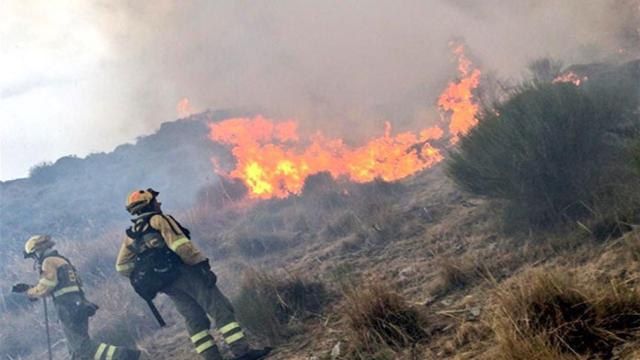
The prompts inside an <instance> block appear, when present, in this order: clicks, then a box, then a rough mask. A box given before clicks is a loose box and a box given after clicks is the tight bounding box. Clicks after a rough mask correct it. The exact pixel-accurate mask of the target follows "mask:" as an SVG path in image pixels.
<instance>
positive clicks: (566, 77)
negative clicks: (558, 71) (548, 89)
mask: <svg viewBox="0 0 640 360" xmlns="http://www.w3.org/2000/svg"><path fill="white" fill-rule="evenodd" d="M587 80H588V78H587V77H586V76H583V77H580V76H578V75H577V74H576V73H574V72H573V71H569V72H568V73H565V74H562V75H560V76H558V77H557V78H555V79H553V83H554V84H556V83H573V85H575V86H580V85H581V84H582V83H583V82H585V81H587Z"/></svg>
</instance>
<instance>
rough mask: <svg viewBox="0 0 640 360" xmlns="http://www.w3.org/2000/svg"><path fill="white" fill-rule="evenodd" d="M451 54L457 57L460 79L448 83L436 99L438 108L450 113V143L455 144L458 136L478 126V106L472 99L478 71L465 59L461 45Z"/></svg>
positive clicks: (478, 76) (478, 74) (478, 77)
mask: <svg viewBox="0 0 640 360" xmlns="http://www.w3.org/2000/svg"><path fill="white" fill-rule="evenodd" d="M453 53H454V54H455V55H456V56H457V57H458V71H459V72H460V77H461V78H460V79H459V80H457V81H451V82H449V85H448V86H447V88H446V89H445V91H444V92H443V93H442V94H441V95H440V97H439V98H438V106H439V107H440V109H441V110H443V111H444V112H450V113H451V121H450V122H449V133H450V134H451V143H452V144H455V143H456V142H458V139H459V138H460V135H464V134H466V133H467V132H469V130H471V128H473V127H474V126H476V125H477V124H478V120H477V118H476V114H477V113H478V104H477V103H476V102H475V101H474V99H473V91H474V90H475V89H476V88H477V87H478V84H479V83H480V70H479V69H477V68H474V66H473V64H472V63H471V60H469V59H468V58H467V57H466V55H465V54H464V46H463V45H458V46H456V47H455V48H454V49H453Z"/></svg>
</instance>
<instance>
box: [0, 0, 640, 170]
mask: <svg viewBox="0 0 640 360" xmlns="http://www.w3.org/2000/svg"><path fill="white" fill-rule="evenodd" d="M20 3H21V4H22V3H23V2H20ZM29 4H30V5H28V6H26V7H29V6H31V7H35V8H38V7H40V8H44V9H45V10H46V9H48V8H57V7H60V5H59V4H58V2H44V1H43V2H32V3H29ZM16 8H19V9H18V10H20V11H21V12H20V15H21V16H22V15H24V16H26V18H27V19H29V14H32V12H30V11H29V9H26V8H25V5H19V6H18V5H16V6H13V7H11V9H9V10H12V11H14V12H16V11H17V10H16ZM42 11H44V10H42ZM44 12H46V11H44ZM638 12H640V10H639V9H638V1H637V0H590V1H585V0H563V1H556V0H519V1H513V0H485V1H482V2H479V1H475V0H402V1H398V0H351V1H342V0H325V1H314V2H311V1H294V0H280V1H277V2H276V1H248V0H229V1H208V0H192V1H177V0H175V1H172V0H162V1H153V2H132V1H126V0H120V1H113V0H109V1H107V0H103V1H93V2H89V1H70V2H69V3H68V4H67V6H66V12H63V13H64V14H65V16H66V17H67V18H68V23H69V24H71V25H73V26H76V25H77V26H80V25H82V26H84V28H87V29H91V31H95V39H96V40H95V42H97V43H99V44H100V46H99V47H98V48H97V50H96V49H91V48H89V49H87V48H78V49H70V50H69V51H70V52H73V51H79V52H83V51H91V52H92V54H94V55H95V59H97V60H94V61H93V62H92V63H91V64H92V65H91V66H90V67H88V68H86V69H85V68H81V69H79V70H78V73H74V71H73V69H71V70H69V69H67V71H66V72H63V74H62V75H60V74H53V75H55V76H54V78H55V79H57V80H58V81H62V82H63V81H71V82H72V83H74V84H75V86H76V89H75V92H73V94H75V95H76V97H73V98H72V99H68V98H69V96H66V98H67V99H59V101H60V102H57V103H55V104H56V106H60V107H61V108H60V109H59V111H56V113H55V116H53V118H52V117H47V116H45V115H46V112H43V116H42V118H41V119H36V120H34V119H31V123H32V124H39V125H40V126H36V127H35V128H42V129H44V130H43V133H45V134H47V131H46V129H48V126H57V125H58V124H64V125H65V126H67V128H68V132H69V134H68V135H66V132H63V133H61V134H58V135H57V136H56V137H54V138H53V139H51V138H50V137H45V136H43V135H42V134H41V135H39V136H40V138H47V139H49V140H50V141H51V142H52V143H55V144H66V145H64V146H63V145H58V146H55V145H50V146H49V147H47V150H49V149H50V148H51V149H57V150H59V149H64V150H65V151H68V152H75V153H80V154H82V153H86V152H88V151H94V150H103V149H108V148H109V147H113V146H115V145H117V144H118V143H121V142H123V141H127V140H131V139H133V138H134V137H135V136H136V135H139V134H141V133H142V132H149V131H151V130H152V129H153V128H155V127H157V125H158V124H159V123H160V122H163V121H167V120H170V119H172V118H173V117H175V114H176V110H175V107H176V104H177V102H178V101H179V100H180V99H181V98H183V97H187V98H188V99H189V100H190V102H191V104H192V105H193V106H194V107H195V108H198V109H206V108H211V109H220V108H235V107H245V108H247V107H248V108H252V109H260V110H261V111H264V112H265V113H266V114H268V115H270V116H273V117H276V118H297V119H299V120H301V121H302V124H303V128H305V129H308V130H312V129H315V128H320V129H323V130H324V131H325V132H330V133H333V135H342V136H345V137H348V138H350V139H354V138H358V137H360V136H361V135H369V134H371V133H373V132H377V133H381V132H382V122H383V121H384V120H391V121H392V122H393V123H394V125H396V127H397V128H400V129H411V128H414V127H415V126H416V124H418V123H419V124H422V125H423V126H429V125H431V124H432V123H433V122H434V121H436V119H437V113H436V112H435V111H434V102H435V100H436V97H437V95H438V94H439V92H440V91H441V90H442V89H443V88H444V87H445V86H446V82H447V81H448V80H449V79H451V78H452V77H454V76H456V71H455V62H454V58H453V57H452V55H451V52H450V49H449V42H450V41H451V40H452V39H455V38H463V39H464V40H465V42H466V44H467V45H468V48H469V51H470V52H471V54H472V55H473V58H474V60H475V61H476V62H478V63H479V64H481V66H482V67H483V68H484V69H487V70H489V69H494V70H496V71H497V72H498V74H499V75H500V76H503V77H518V76H519V75H520V74H521V73H522V72H523V68H524V66H525V65H526V64H527V63H528V62H529V61H531V60H533V59H535V58H539V57H546V56H550V57H554V58H559V59H561V60H564V61H565V62H566V63H575V62H588V61H602V60H609V59H611V58H612V57H613V56H617V54H618V53H619V52H620V51H621V50H620V49H622V50H624V52H625V54H626V55H627V56H631V55H630V54H634V52H636V53H635V54H636V55H637V51H638V48H639V47H640V41H638V39H639V37H638V22H637V21H638V15H637V14H638ZM42 16H45V15H42ZM36 20H39V19H35V18H34V19H32V22H34V24H35V25H37V23H36ZM23 25H27V24H23ZM49 25H50V24H49ZM63 25H64V24H63ZM23 29H24V28H23ZM64 29H67V31H69V34H70V35H72V36H70V40H74V39H76V40H77V39H80V40H81V43H84V42H83V41H86V40H87V38H86V36H81V35H80V34H75V33H74V32H73V31H70V30H68V29H70V28H69V25H67V27H64ZM71 29H73V28H71ZM1 31H2V33H1V34H2V35H3V36H4V35H5V34H13V33H12V31H14V32H15V31H17V30H16V29H13V30H12V29H9V30H6V29H3V30H1ZM20 31H22V32H24V31H27V30H20ZM85 35H86V34H85ZM21 36H25V37H26V38H27V40H29V39H28V36H26V35H24V34H22V33H21ZM65 40H69V39H65V38H64V37H63V36H61V37H60V38H58V39H56V41H49V42H46V43H44V44H42V46H47V47H52V48H53V50H52V51H53V54H51V56H53V57H55V56H57V55H58V54H56V53H55V50H56V46H60V47H63V48H64V46H66V45H65ZM0 46H2V45H0ZM14 50H15V49H14ZM7 51H9V53H11V49H7ZM69 56H70V57H72V56H71V55H69ZM45 61H46V59H45ZM62 65H64V64H62ZM16 66H19V64H18V65H16ZM43 66H44V65H43ZM45 70H46V67H45ZM39 71H40V72H41V73H42V74H40V75H41V76H39V77H37V78H36V79H31V80H29V81H27V82H25V83H23V84H20V83H19V82H18V83H17V85H16V82H15V81H14V82H11V84H13V85H12V86H7V85H6V84H7V83H9V82H7V81H3V82H1V83H0V85H1V86H2V89H0V90H2V94H3V95H2V96H3V99H0V101H10V100H11V99H14V98H16V97H21V98H22V99H27V100H24V101H23V102H21V103H20V104H29V103H30V102H29V100H28V99H30V98H29V94H34V90H33V89H30V88H29V86H30V84H35V85H41V81H42V78H44V75H46V74H45V72H46V71H43V70H42V69H40V70H39ZM35 85H34V86H35ZM20 86H22V87H20ZM18 92H20V93H19V94H18ZM5 94H6V95H7V97H5ZM51 96H54V98H55V95H51ZM33 99H38V98H37V97H34V98H33ZM11 101H13V100H11ZM51 101H52V102H54V100H51ZM31 106H33V107H38V106H39V104H37V103H32V104H31ZM20 108H21V107H18V106H17V105H15V106H14V107H12V108H11V109H13V110H12V111H13V112H12V114H13V113H16V114H18V113H19V111H20V110H19V109H20ZM6 111H7V110H6V107H4V108H3V106H2V105H0V114H1V115H3V117H5V118H6V115H7V112H6ZM18 116H20V115H19V114H18ZM65 116H66V118H65ZM69 118H71V119H73V121H71V120H69ZM3 121H4V120H3ZM0 126H3V125H0ZM4 126H7V125H4ZM15 129H18V130H19V129H21V128H20V126H12V127H8V128H6V129H5V128H3V129H2V130H3V132H4V131H10V132H14V133H15V131H16V130H15ZM33 129H34V128H33V127H32V128H31V129H30V130H31V131H32V132H33V131H34V130H33ZM74 129H76V130H77V131H76V130H74ZM345 129H348V131H345ZM48 133H49V134H50V132H48ZM2 136H3V138H4V137H5V135H2ZM19 136H20V137H18V138H16V139H12V141H11V143H12V144H14V148H11V149H5V148H3V149H2V150H4V152H6V151H7V150H11V151H14V149H15V146H18V145H19V144H21V143H22V142H21V141H22V139H27V142H29V141H31V142H33V143H36V142H35V141H33V137H34V136H35V135H33V134H32V133H31V132H29V131H23V133H22V134H19ZM14 140H15V141H14ZM6 142H7V141H5V143H6ZM69 144H72V145H73V146H71V145H69ZM3 147H4V145H3ZM42 150H43V148H42V147H40V148H37V147H36V148H34V150H33V152H34V153H38V152H39V153H42V152H43V151H42ZM46 153H47V154H57V153H56V151H54V150H49V151H47V152H46ZM3 157H5V155H3ZM29 158H31V157H29V156H24V157H22V158H21V160H20V161H21V162H26V161H28V159H29ZM7 161H9V160H4V162H5V163H6V162H7ZM7 166H9V165H7ZM12 166H18V164H12ZM21 166H24V165H21ZM2 173H3V177H5V175H4V173H6V171H5V168H4V165H3V168H2Z"/></svg>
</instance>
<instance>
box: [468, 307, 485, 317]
mask: <svg viewBox="0 0 640 360" xmlns="http://www.w3.org/2000/svg"><path fill="white" fill-rule="evenodd" d="M481 310H482V309H481V308H480V306H473V307H471V308H470V309H469V316H468V318H469V320H475V319H477V318H478V317H480V312H481Z"/></svg>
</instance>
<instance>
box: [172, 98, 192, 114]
mask: <svg viewBox="0 0 640 360" xmlns="http://www.w3.org/2000/svg"><path fill="white" fill-rule="evenodd" d="M176 112H177V113H178V117H179V118H185V117H187V116H189V115H191V114H193V113H195V112H196V111H195V110H194V109H193V107H192V106H191V102H189V99H187V98H182V99H180V101H178V105H176Z"/></svg>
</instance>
